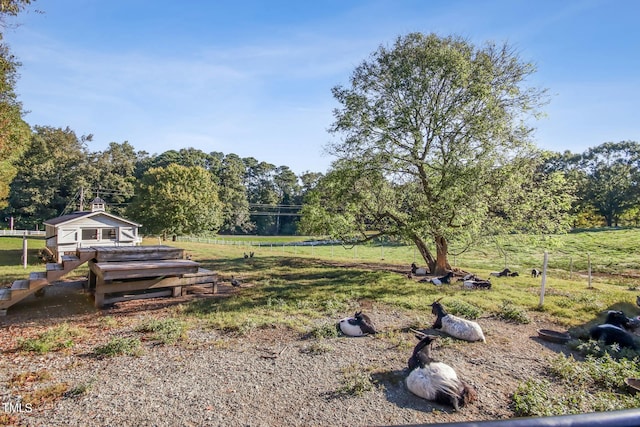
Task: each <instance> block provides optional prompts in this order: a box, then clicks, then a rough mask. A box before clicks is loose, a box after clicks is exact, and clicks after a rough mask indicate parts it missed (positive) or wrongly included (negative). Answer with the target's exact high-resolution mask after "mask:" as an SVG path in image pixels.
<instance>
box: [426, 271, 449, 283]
mask: <svg viewBox="0 0 640 427" xmlns="http://www.w3.org/2000/svg"><path fill="white" fill-rule="evenodd" d="M452 277H453V271H450V272H448V273H447V274H445V275H444V276H442V277H433V278H431V279H427V278H424V279H421V280H420V282H426V283H433V284H434V285H438V286H439V285H444V284H449V283H451V278H452Z"/></svg>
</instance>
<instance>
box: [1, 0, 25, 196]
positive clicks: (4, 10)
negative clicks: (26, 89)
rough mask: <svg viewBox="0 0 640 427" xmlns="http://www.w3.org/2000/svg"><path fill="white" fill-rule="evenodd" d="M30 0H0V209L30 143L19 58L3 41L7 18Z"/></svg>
mask: <svg viewBox="0 0 640 427" xmlns="http://www.w3.org/2000/svg"><path fill="white" fill-rule="evenodd" d="M30 3H31V1H30V0H0V29H1V30H2V31H1V32H0V209H2V208H5V207H6V206H7V198H8V196H9V184H10V183H11V180H12V179H13V178H14V177H15V175H16V173H17V169H16V167H15V165H14V163H15V161H16V160H17V159H18V158H20V156H21V155H22V154H23V153H24V152H25V151H26V149H27V147H28V145H29V138H30V129H29V125H28V124H27V123H26V122H25V121H24V120H23V119H22V115H23V111H22V104H21V103H20V102H19V101H18V97H17V95H16V93H15V86H16V82H17V78H18V68H19V67H20V65H21V64H20V62H18V60H17V59H16V58H15V56H13V54H12V53H11V51H10V49H9V46H8V45H7V44H6V43H4V42H3V39H4V36H3V34H4V29H5V28H6V27H7V18H9V17H13V16H16V15H18V13H20V12H21V11H22V10H23V9H24V8H25V7H26V6H27V5H29V4H30Z"/></svg>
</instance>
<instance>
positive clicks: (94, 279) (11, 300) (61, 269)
mask: <svg viewBox="0 0 640 427" xmlns="http://www.w3.org/2000/svg"><path fill="white" fill-rule="evenodd" d="M60 260H61V262H60V263H47V264H46V269H45V271H43V272H34V273H31V274H29V278H28V279H24V280H16V281H15V282H13V284H12V285H11V287H10V288H4V289H0V316H1V315H6V313H7V309H8V308H9V307H11V306H12V305H14V304H16V303H17V302H19V301H21V300H22V299H24V298H26V297H28V296H29V295H32V294H35V293H36V292H38V291H40V290H43V289H44V287H46V286H50V285H52V284H53V283H54V282H56V281H58V280H59V279H60V278H62V277H63V276H64V275H66V274H67V273H69V272H70V271H72V270H74V269H76V268H77V267H79V266H80V265H82V264H84V263H85V262H88V261H89V282H88V288H89V289H90V290H92V291H93V293H94V303H95V305H96V307H102V306H103V305H105V304H110V303H114V302H120V301H129V300H131V299H140V298H153V297H159V296H179V295H181V294H182V291H183V288H185V287H188V286H192V285H209V284H210V285H211V289H212V291H213V293H215V291H216V289H217V286H216V281H217V274H216V273H215V272H213V271H211V270H207V269H203V268H200V266H199V264H198V263H197V262H195V261H191V260H188V259H184V249H180V248H174V247H171V246H164V245H159V246H133V247H132V246H128V247H99V248H80V249H77V250H76V253H75V254H74V255H63V256H62V257H61V258H60ZM36 295H37V294H36Z"/></svg>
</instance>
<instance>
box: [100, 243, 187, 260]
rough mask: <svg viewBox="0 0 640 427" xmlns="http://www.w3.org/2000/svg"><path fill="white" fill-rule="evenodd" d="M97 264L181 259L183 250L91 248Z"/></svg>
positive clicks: (169, 248) (154, 247) (162, 246)
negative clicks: (94, 253)
mask: <svg viewBox="0 0 640 427" xmlns="http://www.w3.org/2000/svg"><path fill="white" fill-rule="evenodd" d="M92 249H93V250H95V251H96V256H95V259H96V261H97V262H112V261H150V260H168V259H183V258H184V249H182V248H175V247H173V246H166V245H156V246H104V247H95V248H92Z"/></svg>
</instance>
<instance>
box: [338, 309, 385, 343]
mask: <svg viewBox="0 0 640 427" xmlns="http://www.w3.org/2000/svg"><path fill="white" fill-rule="evenodd" d="M336 328H337V329H338V331H339V332H342V333H343V334H345V335H347V336H349V337H362V336H365V335H370V334H377V333H378V331H377V330H376V327H375V325H374V324H373V322H372V321H371V319H370V318H369V316H367V315H366V314H362V312H361V311H357V312H356V314H354V315H353V317H345V318H344V319H342V320H340V321H339V322H338V324H337V325H336Z"/></svg>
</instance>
